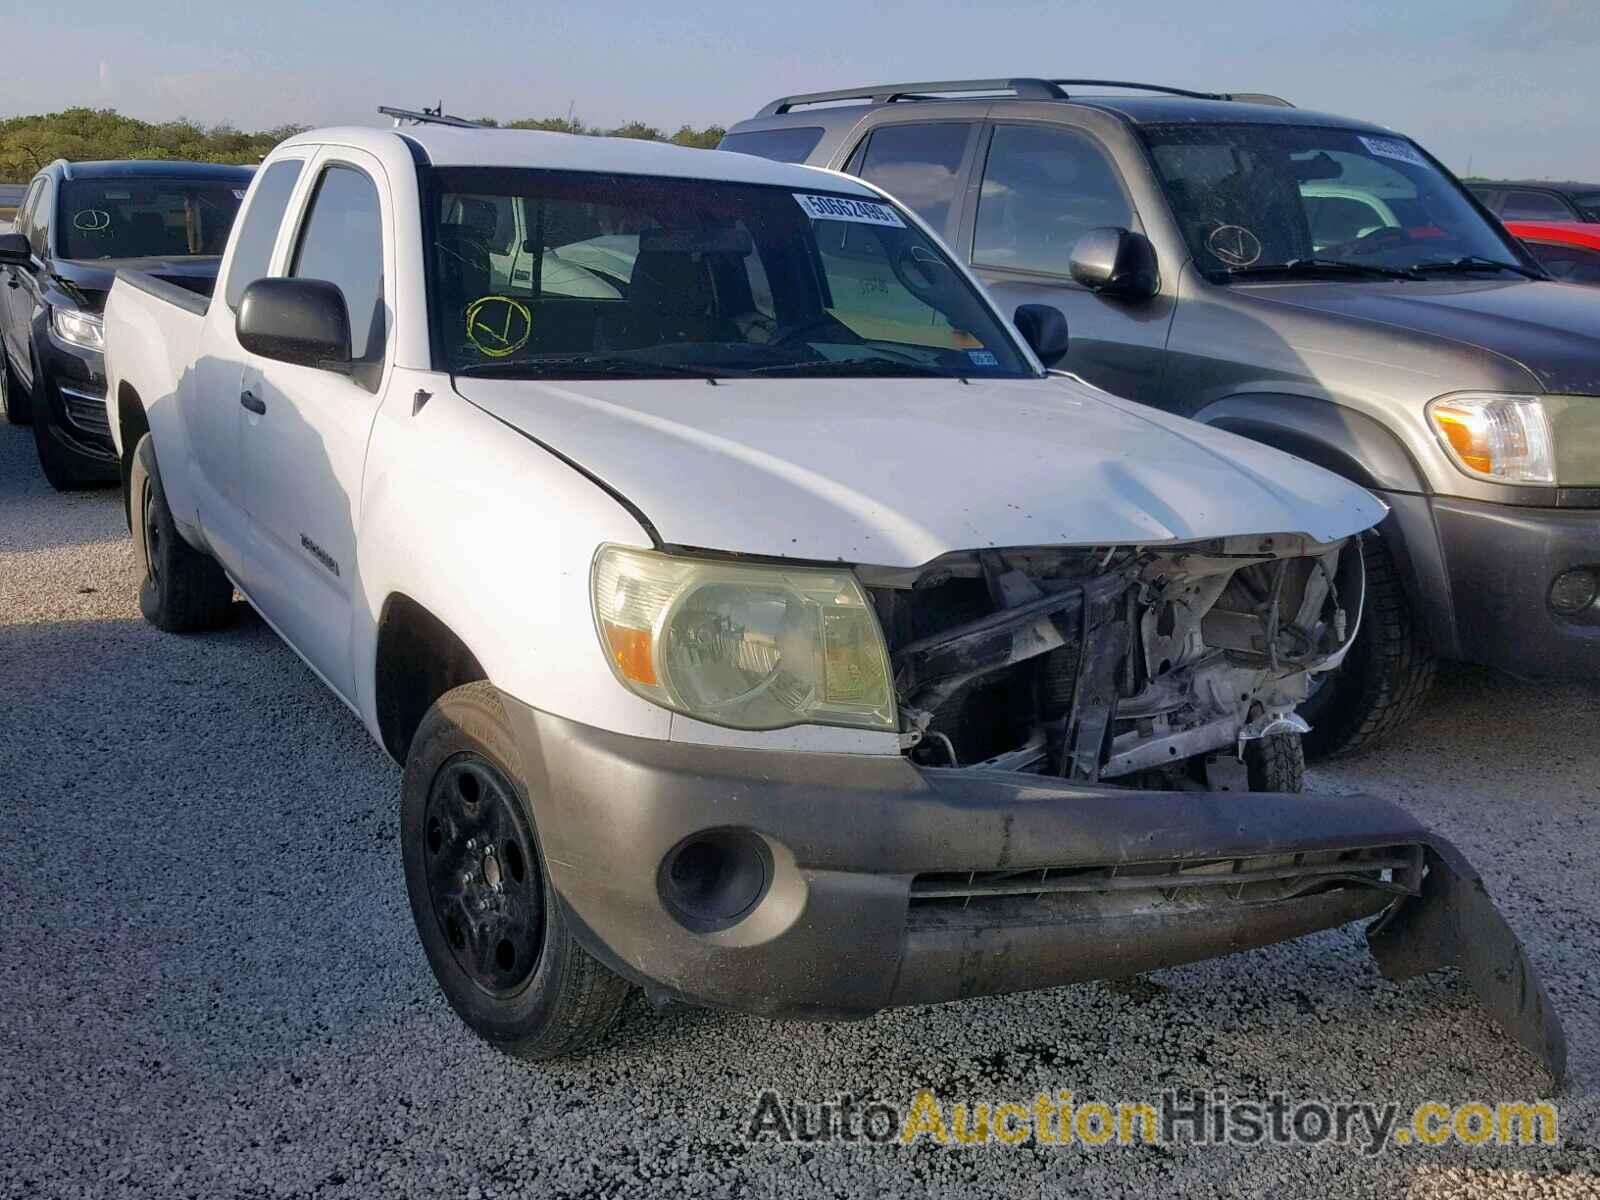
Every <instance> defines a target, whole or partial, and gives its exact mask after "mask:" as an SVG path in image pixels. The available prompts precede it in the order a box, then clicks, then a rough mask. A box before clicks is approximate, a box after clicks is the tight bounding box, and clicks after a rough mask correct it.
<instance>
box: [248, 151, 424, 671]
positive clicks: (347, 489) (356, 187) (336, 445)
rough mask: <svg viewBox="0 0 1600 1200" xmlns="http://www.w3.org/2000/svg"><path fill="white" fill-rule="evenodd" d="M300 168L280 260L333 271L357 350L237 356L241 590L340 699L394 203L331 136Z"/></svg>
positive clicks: (370, 168) (388, 336)
mask: <svg viewBox="0 0 1600 1200" xmlns="http://www.w3.org/2000/svg"><path fill="white" fill-rule="evenodd" d="M308 171H309V174H310V180H309V183H308V185H307V186H306V187H304V188H303V189H302V190H301V193H300V194H301V196H302V197H303V199H302V200H300V201H299V204H300V207H299V212H298V219H297V220H296V219H295V218H294V217H291V225H290V227H289V232H290V237H291V238H292V241H291V242H290V247H289V251H288V260H287V267H286V270H285V272H284V273H285V274H286V275H287V276H289V277H291V278H295V277H298V278H306V279H324V280H328V281H330V282H332V283H334V284H337V285H338V287H339V290H340V291H341V292H342V293H343V294H344V298H345V304H346V307H347V309H348V311H349V314H350V332H351V351H352V355H353V358H354V360H355V361H354V364H353V367H352V369H350V370H349V371H347V372H346V371H336V370H325V369H321V368H317V367H310V366H302V365H300V364H298V363H288V362H281V361H278V360H275V359H266V358H261V357H259V356H255V355H248V354H247V355H246V357H245V365H244V378H243V386H244V390H245V391H246V392H248V393H249V397H248V402H247V403H246V405H245V408H246V411H245V421H246V424H245V428H244V431H243V434H242V441H241V444H242V447H243V460H244V479H245V506H246V509H247V510H248V513H249V519H250V529H251V555H250V557H251V558H252V559H253V560H254V562H255V564H256V565H257V566H259V567H260V568H261V569H260V570H259V571H256V572H254V573H253V575H252V587H251V591H250V598H251V600H252V601H253V602H254V603H255V604H256V606H257V607H258V608H259V609H260V610H261V612H262V613H263V614H264V615H265V616H266V617H267V619H268V620H269V621H271V622H272V624H273V625H274V626H275V627H276V628H277V629H278V631H279V632H280V633H282V634H283V636H284V637H285V638H287V639H288V641H289V643H290V644H291V645H292V646H294V648H295V649H296V650H298V651H299V652H300V654H301V656H302V657H304V658H305V659H306V661H307V662H309V663H310V664H311V665H312V666H313V667H314V668H315V669H316V670H317V671H318V673H319V674H321V675H322V677H323V678H324V679H325V680H327V682H328V683H329V684H330V685H331V686H332V687H333V688H334V689H335V690H336V691H338V692H339V693H340V694H341V695H343V696H344V697H346V698H347V699H350V698H351V697H353V696H354V694H355V688H354V665H353V662H352V659H351V653H350V648H351V647H350V632H351V628H352V622H353V617H354V606H355V604H356V603H357V602H358V601H360V599H361V589H360V580H359V573H358V569H357V563H356V529H357V526H358V524H359V521H360V516H361V513H360V504H361V482H362V475H363V471H364V469H365V465H366V451H367V439H368V436H369V435H370V433H371V431H372V424H373V421H374V420H375V419H376V417H377V413H378V408H379V406H380V404H381V402H382V397H383V389H384V385H385V383H386V382H387V377H388V369H389V365H390V362H391V359H392V355H391V353H390V343H391V340H392V336H393V328H394V322H393V320H392V319H391V314H392V313H393V311H394V307H393V306H394V296H393V283H392V281H393V279H394V265H393V264H394V254H395V248H394V244H393V238H392V230H393V225H392V219H391V214H392V208H391V204H390V199H389V194H388V186H387V180H386V177H385V175H384V173H383V169H382V167H381V165H380V164H379V163H378V161H377V160H376V159H375V158H373V157H372V156H370V155H367V154H363V153H360V152H359V151H355V150H350V149H346V148H342V147H341V148H329V149H326V150H324V151H322V153H321V154H319V155H318V157H317V158H316V159H315V160H314V161H313V163H312V164H311V166H310V167H309V168H308ZM244 399H245V398H244V397H241V400H244Z"/></svg>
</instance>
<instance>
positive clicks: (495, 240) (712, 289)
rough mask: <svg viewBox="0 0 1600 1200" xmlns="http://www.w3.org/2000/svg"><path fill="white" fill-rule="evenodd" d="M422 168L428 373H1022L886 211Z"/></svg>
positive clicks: (981, 314) (967, 291) (811, 200)
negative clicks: (427, 185) (435, 350)
mask: <svg viewBox="0 0 1600 1200" xmlns="http://www.w3.org/2000/svg"><path fill="white" fill-rule="evenodd" d="M435 178H436V186H435V189H434V191H433V194H432V196H433V198H432V200H431V201H430V208H431V210H432V212H431V220H432V226H431V229H430V232H429V237H430V239H431V242H432V245H431V257H432V260H433V262H432V278H431V280H430V284H429V288H430V296H429V305H430V309H431V312H432V318H433V322H434V330H435V345H436V346H437V347H439V348H440V357H441V358H442V360H443V361H441V362H439V363H438V365H439V367H440V368H441V369H444V370H449V371H455V372H467V373H482V374H489V373H493V374H505V375H518V376H527V377H550V378H584V377H591V376H596V375H631V376H638V377H666V376H674V375H684V374H702V375H711V376H715V375H742V374H757V375H761V374H769V375H778V374H786V375H805V374H816V375H832V376H840V375H874V376H884V375H905V376H919V375H939V376H950V377H956V376H972V375H985V376H1013V377H1014V376H1019V375H1025V374H1032V373H1033V371H1032V368H1031V367H1030V366H1029V364H1028V362H1027V360H1026V359H1025V358H1024V357H1023V356H1022V354H1021V353H1019V351H1018V350H1017V348H1016V344H1015V343H1014V342H1013V341H1012V338H1011V336H1010V335H1009V334H1008V333H1007V332H1006V330H1005V329H1004V328H1003V327H1002V326H1001V324H1000V322H999V321H998V320H996V318H995V316H994V314H993V312H992V311H991V310H990V309H989V307H988V305H987V304H985V303H984V301H983V300H982V298H981V297H980V296H979V294H978V293H977V291H976V290H975V289H974V288H973V287H972V286H971V285H970V284H969V283H968V282H967V280H966V279H965V278H964V277H963V276H962V275H961V273H960V272H959V271H957V270H956V269H955V268H954V267H953V266H952V265H951V263H950V260H949V259H948V258H947V257H946V256H945V253H944V251H943V250H941V249H940V248H939V247H938V246H937V245H935V244H934V243H933V242H932V241H930V240H929V239H928V238H927V237H926V236H924V235H923V234H922V233H920V232H918V231H917V230H916V229H914V228H912V227H911V225H910V223H909V222H908V221H907V220H906V218H905V217H904V216H903V215H902V214H901V212H900V211H899V210H898V209H897V208H895V207H894V206H893V205H890V204H887V203H881V202H877V201H866V200H863V199H862V198H861V197H860V196H859V195H858V196H846V195H839V194H833V193H827V192H820V191H819V192H815V193H808V192H796V191H792V190H788V189H783V188H774V187H766V186H757V185H751V184H739V183H719V182H711V181H706V180H688V179H659V178H647V177H640V176H631V175H605V174H598V173H593V172H582V173H580V172H555V171H531V170H484V169H460V170H441V171H439V172H437V174H436V176H435ZM824 186H826V184H825V183H824Z"/></svg>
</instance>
